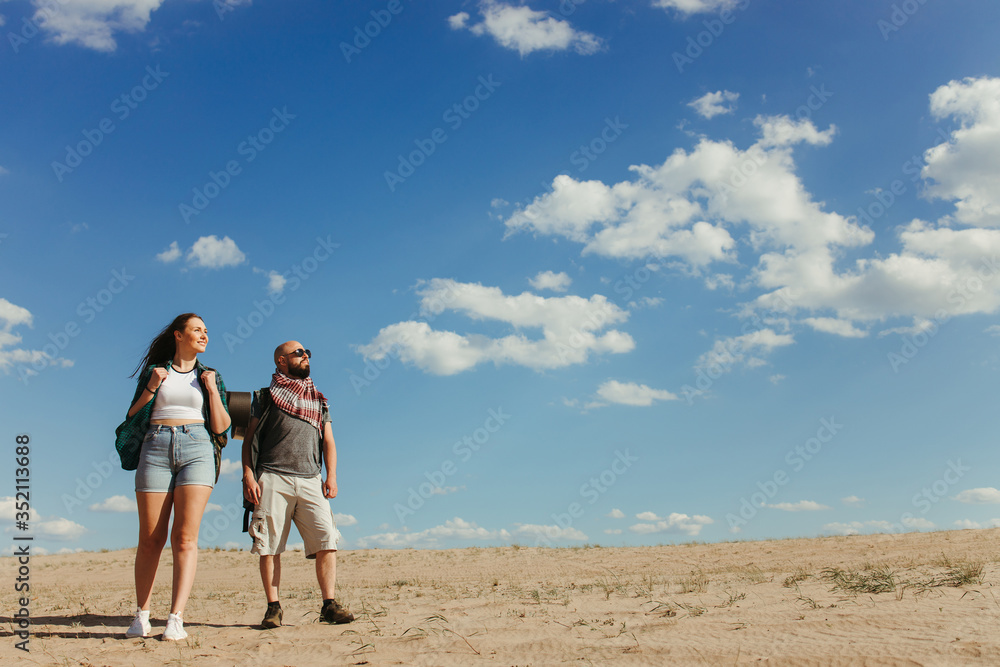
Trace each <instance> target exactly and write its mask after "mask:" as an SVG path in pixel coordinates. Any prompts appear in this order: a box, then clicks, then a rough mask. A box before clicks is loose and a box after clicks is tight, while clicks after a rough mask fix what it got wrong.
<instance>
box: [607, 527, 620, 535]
mask: <svg viewBox="0 0 1000 667" xmlns="http://www.w3.org/2000/svg"><path fill="white" fill-rule="evenodd" d="M623 532H624V531H623V530H622V529H621V528H605V529H604V534H605V535H621V534H622V533H623Z"/></svg>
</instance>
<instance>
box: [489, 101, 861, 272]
mask: <svg viewBox="0 0 1000 667" xmlns="http://www.w3.org/2000/svg"><path fill="white" fill-rule="evenodd" d="M755 123H756V125H757V127H758V129H759V132H760V133H761V137H760V139H759V140H758V141H757V143H755V144H753V145H752V146H750V148H748V149H747V150H745V151H741V150H739V149H738V148H736V147H735V146H734V145H733V144H732V143H730V142H715V141H711V140H708V139H702V140H701V141H699V143H698V145H697V147H696V148H695V149H694V150H693V151H692V152H691V153H687V152H685V151H684V150H683V149H677V150H675V151H674V153H673V154H672V155H671V156H670V157H669V158H667V160H666V161H665V162H664V163H663V164H661V165H659V166H656V167H650V166H647V165H637V166H633V167H631V168H630V169H631V171H633V172H634V173H635V174H636V175H637V177H636V179H635V180H632V181H622V182H619V183H616V184H614V185H611V186H609V185H605V184H604V183H602V182H600V181H583V182H581V181H576V180H574V179H573V178H572V177H571V176H568V175H565V174H563V175H559V176H557V177H556V178H555V179H553V181H552V190H551V191H550V192H548V193H545V194H542V195H540V196H538V197H536V198H535V199H534V200H533V201H532V202H531V203H530V204H529V205H527V206H525V207H521V208H519V209H518V210H516V211H515V212H514V213H513V214H512V215H511V216H510V217H509V218H508V219H507V220H506V221H505V225H506V227H507V235H508V236H509V235H510V234H513V233H516V232H519V231H531V232H534V233H536V234H542V235H547V236H564V237H566V238H568V239H570V240H572V241H575V242H578V243H582V244H583V245H584V247H583V254H590V253H593V254H598V255H602V256H607V257H615V258H622V259H638V258H660V259H667V258H676V259H677V260H680V261H681V262H683V263H684V264H685V265H686V266H687V267H688V269H689V270H691V271H692V272H695V273H697V272H699V271H701V270H704V269H705V268H706V267H707V266H708V265H709V264H711V263H713V262H727V263H732V262H735V261H736V260H737V257H736V250H737V246H736V241H735V240H734V239H733V237H732V236H731V235H730V232H729V228H730V227H732V228H734V229H735V228H736V226H742V225H747V226H748V227H749V233H750V247H751V249H756V250H758V251H759V250H761V249H763V248H764V247H766V246H774V247H775V248H780V249H781V254H780V255H779V254H776V255H772V256H767V255H765V256H762V257H761V262H762V265H761V267H760V268H759V269H758V271H759V276H758V277H757V282H759V283H761V284H762V286H765V287H770V286H771V285H770V284H769V283H772V282H775V278H776V277H777V276H772V275H771V274H772V272H773V270H771V269H770V267H769V266H767V264H772V265H773V266H774V270H777V269H779V268H781V269H782V270H783V273H787V272H788V268H786V267H784V266H781V267H779V265H778V262H779V261H781V260H784V261H789V260H794V261H795V262H796V265H795V266H798V265H799V263H802V268H803V270H805V269H809V270H811V271H815V269H814V266H815V264H816V263H817V262H820V263H821V266H822V262H824V261H827V262H829V263H832V262H833V257H832V256H831V255H829V251H828V249H827V245H828V244H836V245H842V246H854V245H861V244H864V243H868V242H870V240H871V238H872V235H871V232H870V231H869V230H865V229H862V228H860V227H858V226H857V225H855V224H853V223H851V222H850V221H849V220H848V219H847V218H845V217H843V216H839V215H837V214H833V213H826V212H824V211H823V210H822V208H821V206H820V205H819V204H817V203H816V202H813V201H812V199H811V197H810V196H809V194H808V192H807V191H806V190H805V188H804V187H803V186H802V183H801V182H800V181H799V179H798V178H797V177H796V176H795V174H794V162H793V161H792V158H791V150H792V147H793V146H794V145H795V144H797V143H802V142H805V143H814V144H822V143H828V142H829V141H830V138H831V137H832V135H833V131H834V128H832V127H831V128H830V129H828V130H826V131H824V132H820V131H819V130H817V129H816V128H815V126H813V124H812V123H811V122H810V121H809V120H801V121H793V120H791V119H789V118H787V117H783V116H775V117H768V118H763V117H758V119H757V121H756V122H755ZM747 174H749V175H747ZM795 278H799V276H797V275H796V276H795ZM781 284H782V285H783V284H784V283H781Z"/></svg>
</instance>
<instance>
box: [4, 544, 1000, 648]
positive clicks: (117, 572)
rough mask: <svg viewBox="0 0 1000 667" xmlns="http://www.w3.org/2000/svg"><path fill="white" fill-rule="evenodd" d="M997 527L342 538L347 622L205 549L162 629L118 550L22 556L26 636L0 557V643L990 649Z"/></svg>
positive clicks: (994, 640) (293, 573)
mask: <svg viewBox="0 0 1000 667" xmlns="http://www.w3.org/2000/svg"><path fill="white" fill-rule="evenodd" d="M998 546H1000V529H994V530H965V531H953V532H938V533H910V534H906V535H869V536H853V537H829V538H819V539H802V540H778V541H765V542H739V543H727V544H685V545H678V546H661V547H643V548H607V547H582V548H565V549H537V548H527V547H500V548H470V549H457V550H446V551H417V550H401V551H387V550H368V551H344V552H341V553H340V554H339V561H338V575H339V576H338V595H337V597H338V600H341V601H342V602H343V603H344V604H345V605H347V606H349V607H350V609H351V610H352V611H353V612H354V613H355V615H356V616H357V620H356V621H355V622H354V623H351V624H349V625H339V626H330V625H325V624H322V623H319V622H317V617H318V613H317V612H318V610H319V607H320V600H319V594H318V590H317V587H316V585H315V574H314V571H313V562H312V561H306V560H305V558H303V556H302V553H301V552H289V553H288V554H286V555H285V557H284V559H283V561H284V563H283V565H284V572H283V579H284V580H283V582H282V589H283V591H282V596H283V606H284V609H285V625H284V626H283V627H281V628H278V629H276V630H262V629H260V628H259V626H258V625H257V624H258V623H260V620H261V618H262V616H263V612H264V607H265V604H264V601H263V597H262V592H261V591H260V582H259V579H258V573H257V566H256V558H255V557H254V556H252V555H251V554H249V553H248V552H246V551H202V552H201V554H200V560H199V566H198V577H197V581H196V583H195V588H194V592H193V595H192V598H191V601H190V602H189V604H188V608H187V611H186V612H185V626H186V628H187V630H188V632H189V634H190V637H189V638H188V639H187V640H184V641H181V642H176V643H175V642H164V641H160V640H159V634H160V633H161V632H162V630H163V626H164V624H165V619H166V614H167V611H168V609H167V607H168V605H169V597H170V590H169V586H170V576H169V575H170V556H169V553H164V556H163V558H162V560H161V564H160V572H159V577H158V580H157V587H156V590H155V594H154V601H153V609H152V619H153V629H154V637H153V638H149V639H132V640H128V639H125V637H124V631H125V628H126V627H127V626H128V624H129V622H130V621H131V618H132V610H133V609H134V607H133V604H134V603H133V592H132V559H133V552H132V551H115V552H107V553H79V554H71V555H53V556H36V557H33V558H32V560H31V575H30V576H31V584H32V592H31V601H30V610H31V614H32V621H33V625H32V627H31V635H30V644H29V647H30V649H31V651H30V653H24V652H22V651H19V650H17V649H16V648H15V642H17V641H19V640H18V638H17V637H16V636H13V635H12V632H13V631H14V630H16V629H17V628H16V627H15V625H14V623H13V618H12V617H13V614H14V612H15V611H16V609H17V607H16V604H17V601H16V597H15V594H14V591H13V585H12V582H13V581H14V580H15V578H16V572H15V568H16V565H15V563H14V560H13V559H12V558H3V559H2V561H0V572H2V573H3V575H2V576H3V586H2V590H3V594H2V597H0V599H2V603H3V607H2V609H0V663H3V664H5V665H6V664H37V665H51V664H58V665H163V664H177V665H183V664H192V665H193V664H198V665H201V664H205V665H248V664H249V665H452V664H454V665H507V666H514V665H517V666H528V665H532V666H537V665H557V664H582V665H591V664H593V665H604V664H622V665H666V664H691V665H738V664H750V663H762V662H766V663H767V664H774V665H970V664H983V665H998V664H1000V632H998V629H1000V598H998V595H997V594H998V593H1000V589H997V584H998V583H1000V548H998Z"/></svg>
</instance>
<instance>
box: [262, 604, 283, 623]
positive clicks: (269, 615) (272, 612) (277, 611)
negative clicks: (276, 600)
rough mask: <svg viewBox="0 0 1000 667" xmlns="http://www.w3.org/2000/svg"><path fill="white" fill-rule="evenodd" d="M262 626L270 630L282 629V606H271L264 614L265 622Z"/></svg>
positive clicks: (268, 606)
mask: <svg viewBox="0 0 1000 667" xmlns="http://www.w3.org/2000/svg"><path fill="white" fill-rule="evenodd" d="M260 624H261V625H262V626H263V627H265V628H268V629H271V628H277V627H281V605H280V604H269V605H267V611H266V612H265V613H264V620H263V621H261V622H260Z"/></svg>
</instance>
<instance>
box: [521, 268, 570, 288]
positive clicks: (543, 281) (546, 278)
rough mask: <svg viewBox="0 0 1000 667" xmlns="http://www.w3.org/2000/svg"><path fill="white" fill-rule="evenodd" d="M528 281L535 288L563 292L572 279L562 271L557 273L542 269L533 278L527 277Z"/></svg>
mask: <svg viewBox="0 0 1000 667" xmlns="http://www.w3.org/2000/svg"><path fill="white" fill-rule="evenodd" d="M528 282H529V283H531V286H532V287H534V288H535V289H536V290H543V289H549V290H552V291H553V292H565V291H566V289H567V288H568V287H569V286H570V283H572V282H573V279H572V278H570V277H569V276H568V275H567V274H566V273H564V272H562V271H560V272H559V273H554V272H552V271H542V272H540V273H539V274H538V275H536V276H535V277H534V278H529V279H528Z"/></svg>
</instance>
